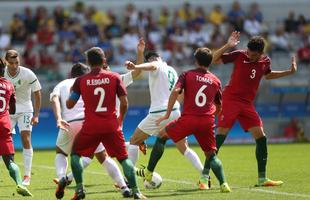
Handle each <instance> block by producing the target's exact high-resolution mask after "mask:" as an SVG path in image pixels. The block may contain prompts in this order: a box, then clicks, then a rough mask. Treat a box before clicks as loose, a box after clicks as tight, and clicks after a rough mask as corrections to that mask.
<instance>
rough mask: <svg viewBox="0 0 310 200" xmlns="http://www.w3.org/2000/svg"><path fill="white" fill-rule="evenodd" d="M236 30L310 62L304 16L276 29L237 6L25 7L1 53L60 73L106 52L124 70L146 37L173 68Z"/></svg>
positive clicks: (3, 37)
mask: <svg viewBox="0 0 310 200" xmlns="http://www.w3.org/2000/svg"><path fill="white" fill-rule="evenodd" d="M232 30H238V31H240V32H242V34H243V35H244V36H245V37H251V36H253V35H258V34H260V35H262V36H264V37H265V39H266V41H267V48H266V51H267V52H268V53H272V52H276V51H279V52H291V51H297V52H298V56H299V58H300V61H301V62H305V63H309V62H310V37H309V35H310V23H309V21H308V20H307V19H305V17H304V16H303V15H298V14H296V13H294V12H293V11H292V12H290V13H288V16H287V17H286V19H285V20H284V21H283V23H281V24H279V25H277V27H273V29H271V28H270V27H268V25H267V23H265V19H264V15H263V12H262V11H261V10H260V7H259V4H257V3H252V4H251V5H250V6H249V7H248V8H245V7H242V5H240V3H239V2H238V1H235V2H234V3H233V4H232V5H231V8H230V10H229V11H228V12H227V13H225V12H224V11H223V10H222V8H221V6H220V5H214V8H213V9H212V11H211V12H205V10H204V7H202V6H199V7H193V6H192V5H191V4H190V3H184V4H183V5H180V7H179V8H177V9H175V10H174V9H170V8H168V7H162V8H161V10H160V13H159V14H154V12H153V10H152V9H146V10H143V11H142V10H138V9H137V8H136V7H135V5H134V4H128V5H126V7H125V8H124V12H123V13H122V15H121V16H120V15H119V14H117V13H114V12H113V11H111V10H107V11H103V10H97V9H96V7H94V6H91V5H90V6H88V5H86V4H84V3H83V2H77V3H75V5H74V6H73V8H72V9H71V10H69V9H64V8H63V7H61V6H58V7H55V8H54V9H53V10H52V12H51V11H50V10H47V8H46V7H44V6H40V7H37V8H36V9H32V8H30V7H25V8H24V10H22V11H19V12H18V13H15V14H14V15H13V16H12V19H11V21H10V22H9V24H8V26H4V25H3V24H2V25H1V26H0V52H1V53H2V52H4V51H5V50H6V49H9V48H11V47H12V46H14V47H15V46H19V47H21V49H22V52H20V53H21V56H22V58H23V64H24V65H25V66H27V67H29V68H31V69H33V70H36V71H43V72H47V73H51V74H57V73H54V72H57V71H58V70H59V64H60V63H62V62H78V61H84V59H85V57H84V55H83V53H84V51H85V50H86V49H88V48H89V47H91V46H99V47H101V48H102V49H103V50H104V51H105V53H106V57H107V58H108V63H109V64H111V65H123V64H124V62H125V61H126V60H127V59H131V60H134V59H135V55H136V44H137V43H138V39H139V37H140V36H143V37H144V38H145V39H146V44H147V48H148V49H153V50H157V51H158V52H159V53H160V54H161V56H162V57H163V59H164V60H166V61H167V62H168V63H169V64H171V65H173V66H174V67H182V66H186V65H189V64H191V63H192V61H193V59H192V53H193V49H195V48H196V47H197V46H208V47H209V48H211V49H216V48H219V47H220V46H221V45H223V44H224V43H225V41H226V39H227V37H228V34H229V33H231V31H232ZM291 36H294V37H295V38H298V45H297V46H296V45H292V44H291V40H290V37H291ZM53 78H56V79H57V78H62V77H53Z"/></svg>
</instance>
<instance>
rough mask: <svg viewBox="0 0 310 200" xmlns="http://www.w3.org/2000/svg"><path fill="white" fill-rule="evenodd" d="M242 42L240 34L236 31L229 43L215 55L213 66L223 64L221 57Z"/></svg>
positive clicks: (231, 35)
mask: <svg viewBox="0 0 310 200" xmlns="http://www.w3.org/2000/svg"><path fill="white" fill-rule="evenodd" d="M239 42H240V32H238V31H234V32H232V33H231V34H230V36H229V38H228V40H227V43H226V44H224V45H223V46H222V47H221V48H219V49H218V50H216V51H215V52H214V53H213V59H212V63H213V64H222V63H223V61H222V59H221V56H222V55H223V54H224V53H225V52H226V51H227V50H229V49H231V48H234V47H235V46H237V45H238V44H239Z"/></svg>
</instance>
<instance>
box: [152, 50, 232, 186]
mask: <svg viewBox="0 0 310 200" xmlns="http://www.w3.org/2000/svg"><path fill="white" fill-rule="evenodd" d="M194 56H195V60H196V66H197V67H196V69H192V70H189V71H186V72H184V73H182V74H181V75H180V77H179V80H178V82H177V84H176V85H175V87H174V89H173V90H172V92H171V95H170V97H169V103H168V108H167V111H166V114H165V115H164V116H163V117H161V118H159V119H158V120H157V124H159V123H160V122H161V121H162V120H165V119H168V118H169V116H170V113H171V111H172V109H173V106H174V103H175V102H176V100H177V97H178V95H179V94H180V93H182V92H183V91H184V110H183V112H182V114H181V117H180V118H178V119H176V120H174V121H172V122H170V123H169V124H167V125H166V127H165V128H164V129H163V130H161V132H160V137H164V138H165V137H168V138H171V139H172V140H173V142H175V143H176V146H178V145H182V139H184V138H185V137H186V136H189V135H191V134H193V135H194V136H195V138H196V140H197V141H198V143H199V145H200V147H201V148H202V150H203V151H204V153H205V155H206V161H205V166H209V165H211V168H212V170H213V172H214V174H215V176H216V177H217V179H218V180H219V182H220V186H221V191H222V192H230V191H231V190H230V188H229V186H228V184H227V182H226V180H225V176H224V171H223V167H222V163H221V161H220V160H219V159H218V158H217V156H216V144H215V137H214V128H215V114H216V111H217V109H216V108H217V107H218V108H220V106H221V82H220V80H219V79H218V78H217V77H216V76H215V75H214V74H212V73H211V72H209V71H208V68H209V66H210V63H211V61H212V57H213V55H212V52H211V50H210V49H208V48H198V49H197V50H196V51H195V54H194ZM207 170H209V169H207ZM202 174H203V176H202V177H201V178H200V180H199V185H202V186H204V188H205V189H208V178H209V171H206V167H204V169H203V173H202ZM200 189H202V187H200Z"/></svg>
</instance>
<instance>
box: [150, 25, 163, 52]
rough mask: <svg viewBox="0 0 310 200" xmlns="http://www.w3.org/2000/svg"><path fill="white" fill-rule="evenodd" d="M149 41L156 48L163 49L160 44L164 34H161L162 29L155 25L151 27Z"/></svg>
mask: <svg viewBox="0 0 310 200" xmlns="http://www.w3.org/2000/svg"><path fill="white" fill-rule="evenodd" d="M148 39H149V41H150V42H152V43H153V44H154V45H155V46H156V47H161V46H160V44H161V43H162V34H161V32H160V29H159V28H158V27H157V26H156V25H155V24H154V25H152V26H151V27H150V30H149V33H148Z"/></svg>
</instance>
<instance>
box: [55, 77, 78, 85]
mask: <svg viewBox="0 0 310 200" xmlns="http://www.w3.org/2000/svg"><path fill="white" fill-rule="evenodd" d="M74 81H75V78H68V79H65V80H62V81H60V82H59V83H58V84H57V85H56V86H58V87H62V86H68V85H70V86H72V84H73V83H74Z"/></svg>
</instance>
